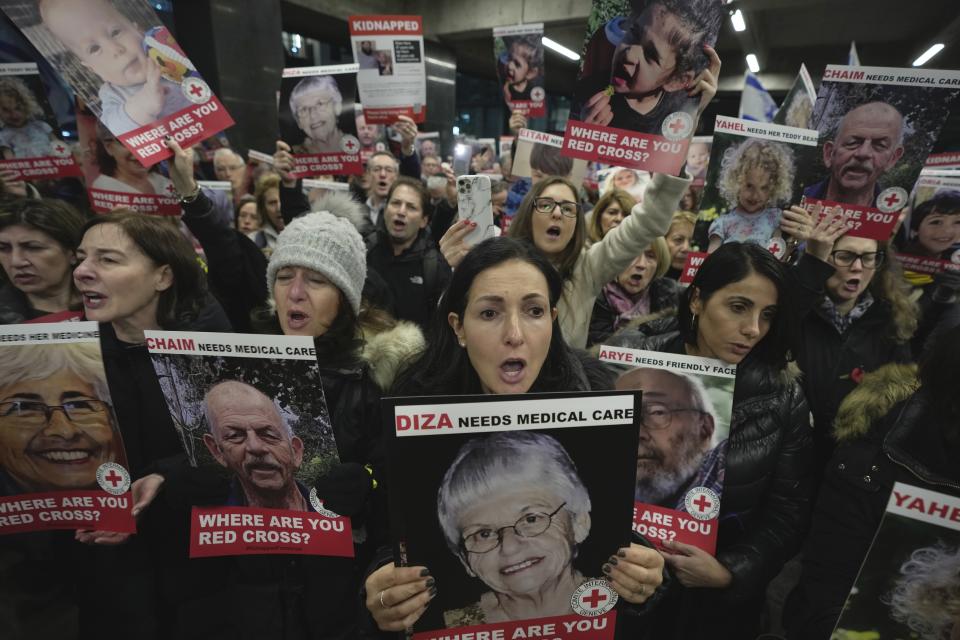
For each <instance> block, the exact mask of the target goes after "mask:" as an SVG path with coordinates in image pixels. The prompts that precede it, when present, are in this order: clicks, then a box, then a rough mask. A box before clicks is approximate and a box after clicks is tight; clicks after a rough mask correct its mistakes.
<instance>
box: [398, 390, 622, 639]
mask: <svg viewBox="0 0 960 640" xmlns="http://www.w3.org/2000/svg"><path fill="white" fill-rule="evenodd" d="M528 396H529V397H528ZM614 398H616V400H614ZM638 400H639V396H638V395H637V394H630V395H626V396H624V395H620V396H616V395H612V394H607V395H606V396H601V395H599V394H598V395H596V396H593V397H591V398H589V399H586V398H582V397H577V398H574V397H573V394H535V395H534V394H527V396H497V397H480V396H470V397H461V398H414V399H410V398H403V399H394V400H391V401H389V402H390V403H391V404H392V403H396V404H392V406H391V408H390V410H389V412H390V413H389V415H390V416H391V417H392V416H393V415H394V414H395V415H397V416H400V415H401V414H402V413H404V405H407V403H409V404H410V405H416V406H417V409H418V410H419V409H423V408H430V409H431V412H435V415H445V414H446V412H447V410H448V409H449V408H450V407H452V406H453V403H458V402H464V403H472V402H475V403H476V407H478V408H477V409H474V408H473V406H472V405H471V408H470V409H465V411H469V413H470V414H471V415H472V416H474V419H475V420H479V421H482V422H484V423H486V424H499V425H500V426H493V427H489V428H486V429H484V430H483V432H482V433H477V432H476V430H470V429H466V428H465V429H464V430H463V431H462V432H443V433H442V434H440V437H431V436H430V435H426V436H421V437H416V436H415V437H402V436H401V437H397V438H395V439H394V440H393V441H392V444H391V451H390V456H391V459H390V470H391V475H390V478H391V496H390V499H391V514H392V515H391V517H392V522H393V525H394V533H395V536H394V537H395V540H398V541H402V542H401V544H400V545H399V547H398V549H399V553H400V554H401V556H402V558H403V559H404V561H405V563H407V564H410V565H420V564H423V565H425V566H428V567H430V570H431V575H432V576H434V577H435V578H436V580H437V582H438V584H439V583H442V584H443V585H444V588H443V590H441V591H440V592H439V593H438V595H437V601H436V602H435V603H434V606H432V607H430V608H428V609H427V611H426V613H425V614H424V616H423V617H422V618H421V620H420V621H418V622H417V623H416V625H415V627H414V628H415V630H416V631H426V630H435V629H443V628H450V627H474V626H476V625H483V624H508V623H511V622H517V621H523V620H532V619H546V618H551V619H552V618H554V617H557V616H565V615H572V614H574V613H575V609H573V608H572V607H573V605H572V604H571V600H572V599H575V598H572V596H573V595H574V594H575V593H576V592H577V589H578V588H579V587H581V586H582V585H584V584H586V583H588V582H590V581H591V580H593V579H597V578H602V577H603V573H602V571H601V567H602V565H603V562H604V561H605V560H606V559H607V558H609V557H610V555H611V554H612V553H615V552H616V549H618V548H620V547H621V546H623V545H624V544H625V543H626V542H627V541H628V540H629V534H630V530H629V529H630V524H629V523H630V519H631V512H632V498H633V490H632V488H631V487H632V485H633V475H634V472H633V467H634V460H635V457H636V456H635V451H636V442H637V433H636V428H635V426H634V424H633V418H632V416H631V417H629V418H624V420H623V421H622V422H621V423H619V424H601V423H596V422H591V420H590V417H589V416H590V413H591V410H594V409H599V410H601V411H602V410H603V408H604V407H606V406H608V405H607V402H610V403H613V402H616V403H617V406H624V407H633V406H635V402H637V401H638ZM530 401H533V402H534V403H537V402H541V403H542V404H539V405H535V404H526V405H524V403H525V402H530ZM424 403H436V404H424ZM550 403H552V404H550ZM507 405H511V406H510V407H509V408H506V409H503V410H502V413H500V412H501V407H507ZM384 406H385V411H387V408H386V407H387V406H388V405H387V404H385V405H384ZM524 406H526V407H533V406H539V407H542V408H546V407H550V408H552V409H553V410H554V411H564V412H565V413H564V416H562V417H560V418H556V416H554V418H555V419H562V420H565V419H566V418H568V417H570V418H571V419H576V414H578V413H579V414H582V415H581V416H580V417H582V418H585V420H584V421H583V422H582V424H581V423H578V424H577V425H571V424H563V423H560V422H553V421H552V420H550V418H549V417H545V419H544V420H543V424H541V425H539V426H529V425H527V426H517V425H518V420H517V417H518V416H519V415H523V414H524V413H525V412H529V410H527V409H525V408H524ZM574 406H577V407H580V408H581V409H580V410H577V411H572V412H569V413H567V412H566V410H565V408H566V407H571V408H572V407H574ZM485 407H486V408H488V409H489V412H490V415H489V416H484V415H483V414H484V413H485V412H486V411H487V409H485ZM588 407H589V410H588V409H587V408H588ZM630 413H632V409H630ZM386 415H388V414H386V413H385V416H386ZM536 415H538V416H539V415H546V414H542V413H541V409H537V414H536ZM624 415H626V414H624ZM481 416H483V417H481ZM451 419H452V420H453V422H454V424H457V423H461V424H462V421H461V419H458V418H456V417H452V418H451ZM497 421H499V423H498V422H497ZM477 424H480V422H477ZM600 431H602V432H603V437H604V442H605V443H607V444H608V445H609V446H605V447H603V448H597V447H596V446H595V442H596V439H597V437H598V432H600ZM426 496H430V499H427V498H426ZM531 593H538V594H540V596H542V597H543V598H544V600H545V601H551V602H553V603H554V604H553V606H552V607H546V608H545V609H537V608H536V607H535V606H534V607H532V606H530V603H529V600H528V598H527V596H528V595H529V594H531ZM612 593H613V592H612V591H611V594H612ZM611 604H612V603H611ZM574 617H576V616H574ZM557 627H558V628H559V627H560V625H559V624H557ZM598 637H599V636H598ZM603 637H607V636H603ZM610 637H612V635H611V636H610Z"/></svg>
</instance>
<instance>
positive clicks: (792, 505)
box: [607, 318, 813, 639]
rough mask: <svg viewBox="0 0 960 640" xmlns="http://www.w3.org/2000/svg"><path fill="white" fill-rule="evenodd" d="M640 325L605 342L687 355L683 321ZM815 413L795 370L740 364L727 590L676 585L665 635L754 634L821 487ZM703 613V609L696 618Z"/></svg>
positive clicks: (728, 482)
mask: <svg viewBox="0 0 960 640" xmlns="http://www.w3.org/2000/svg"><path fill="white" fill-rule="evenodd" d="M656 325H657V326H656V327H655V328H656V329H659V331H657V332H653V331H651V328H650V327H647V328H646V330H647V331H651V333H653V335H645V334H644V332H642V331H638V330H636V329H632V330H627V331H623V332H621V333H618V334H617V335H615V336H613V337H612V338H611V339H610V340H608V341H607V344H610V345H615V346H622V347H629V348H633V349H646V350H650V351H661V352H665V353H684V346H683V340H682V338H681V337H680V334H679V333H678V331H677V330H676V320H675V319H673V318H664V319H661V320H659V321H657V323H656ZM812 453H813V441H812V439H811V429H810V412H809V409H808V407H807V403H806V400H805V399H804V397H803V391H802V390H801V388H800V385H799V383H798V381H797V379H796V374H795V373H794V372H791V371H790V370H789V369H788V370H784V371H777V370H774V369H772V368H770V367H767V366H764V365H761V364H759V363H756V362H753V363H751V362H749V361H748V362H746V363H741V365H740V366H739V367H738V369H737V382H736V387H735V391H734V400H733V415H732V419H731V425H730V437H729V444H728V448H727V466H726V478H725V483H724V489H723V500H722V502H721V506H720V521H719V525H718V538H717V554H716V557H717V559H718V560H719V561H720V563H721V564H722V565H723V566H724V567H726V568H727V569H728V570H729V571H730V573H731V574H732V576H733V582H732V583H731V585H730V586H729V587H727V588H725V589H684V588H678V589H675V590H674V593H673V594H671V598H670V599H669V602H668V603H665V604H664V606H663V607H661V609H660V610H658V612H657V613H658V615H657V626H658V629H659V633H660V637H670V638H707V637H709V638H737V639H739V638H748V637H754V636H755V635H756V632H755V629H754V626H755V625H757V624H758V619H759V613H760V608H761V607H762V603H763V595H764V590H765V588H766V586H767V583H768V582H769V581H770V580H771V579H772V578H773V577H774V576H776V575H777V573H778V572H779V571H780V569H781V568H782V567H783V565H784V563H785V562H786V561H787V560H788V559H789V558H791V557H792V556H793V555H794V554H795V553H796V552H797V551H798V550H799V547H800V542H801V540H802V536H803V532H804V530H805V528H806V526H807V521H808V519H809V514H810V502H811V500H812V493H813V477H812ZM691 611H697V612H698V615H696V616H691V615H689V614H690V612H691Z"/></svg>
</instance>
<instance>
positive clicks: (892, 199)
mask: <svg viewBox="0 0 960 640" xmlns="http://www.w3.org/2000/svg"><path fill="white" fill-rule="evenodd" d="M883 201H884V202H886V203H887V206H888V207H890V208H891V209H892V208H893V205H895V204H897V203H898V202H900V196H899V195H898V194H896V193H891V194H890V195H888V196H887V197H886V198H884V199H883Z"/></svg>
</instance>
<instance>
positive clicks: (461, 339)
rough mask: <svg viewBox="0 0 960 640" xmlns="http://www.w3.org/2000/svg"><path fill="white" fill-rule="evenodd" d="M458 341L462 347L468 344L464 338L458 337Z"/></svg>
mask: <svg viewBox="0 0 960 640" xmlns="http://www.w3.org/2000/svg"><path fill="white" fill-rule="evenodd" d="M457 342H459V343H460V346H461V347H466V346H467V341H466V340H464V339H463V338H458V339H457Z"/></svg>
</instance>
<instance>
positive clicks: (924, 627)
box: [831, 482, 960, 640]
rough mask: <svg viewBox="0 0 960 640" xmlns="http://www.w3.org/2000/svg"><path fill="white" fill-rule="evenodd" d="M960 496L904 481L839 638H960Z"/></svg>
mask: <svg viewBox="0 0 960 640" xmlns="http://www.w3.org/2000/svg"><path fill="white" fill-rule="evenodd" d="M958 594H960V498H958V497H957V496H952V495H947V494H944V493H938V492H936V491H930V490H929V489H922V488H920V487H913V486H910V485H907V484H903V483H900V482H897V483H896V484H894V485H893V491H892V492H891V494H890V500H889V502H888V503H887V510H886V513H885V514H884V516H883V520H882V521H881V522H880V528H879V530H878V531H877V535H876V537H875V538H874V539H873V545H872V546H871V547H870V552H869V553H868V554H867V557H866V559H865V560H864V562H863V566H862V567H861V568H860V574H859V575H858V576H857V581H856V582H855V583H854V586H853V590H852V591H851V593H850V596H849V597H848V598H847V603H846V606H844V608H843V613H842V614H841V615H840V620H839V621H838V622H837V628H836V630H834V632H833V635H832V636H831V637H832V638H834V639H835V640H846V639H848V638H924V639H927V638H929V639H931V640H932V639H934V638H935V639H937V640H939V639H941V638H944V639H945V638H955V637H956V635H957V633H960V620H958V617H957V611H960V596H958Z"/></svg>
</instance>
